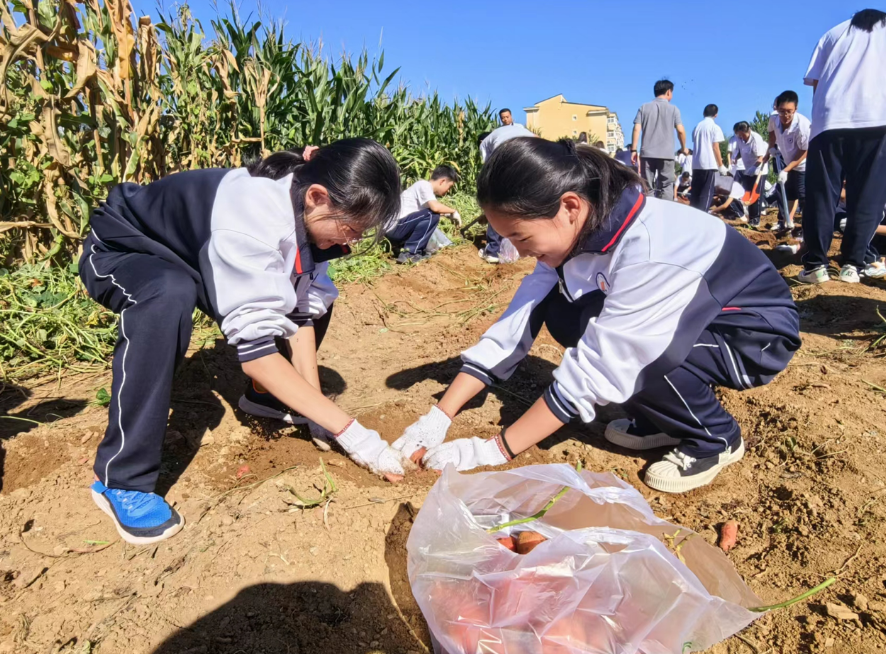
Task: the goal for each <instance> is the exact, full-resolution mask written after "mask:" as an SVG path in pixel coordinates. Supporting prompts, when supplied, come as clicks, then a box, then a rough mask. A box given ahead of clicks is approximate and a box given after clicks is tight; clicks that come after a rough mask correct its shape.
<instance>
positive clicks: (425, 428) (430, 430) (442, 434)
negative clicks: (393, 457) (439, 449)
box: [391, 406, 452, 459]
mask: <svg viewBox="0 0 886 654" xmlns="http://www.w3.org/2000/svg"><path fill="white" fill-rule="evenodd" d="M451 424H452V420H450V419H449V416H447V415H446V414H445V413H444V412H443V411H442V410H440V409H439V408H438V407H436V406H432V407H431V410H430V411H428V412H427V413H426V414H425V415H423V416H422V417H421V418H419V419H418V421H416V422H415V423H413V424H411V425H409V426H408V427H407V428H406V431H404V432H403V435H402V436H401V437H400V438H398V439H397V440H395V441H394V442H393V443H392V444H391V447H393V448H394V449H395V450H399V451H400V452H402V453H403V456H404V457H405V458H407V459H408V458H409V457H411V456H412V455H413V454H414V453H415V452H416V450H420V449H421V448H423V447H426V448H428V449H431V448H432V447H435V446H437V445H439V444H440V443H442V442H443V441H445V440H446V432H447V431H448V430H449V425H451Z"/></svg>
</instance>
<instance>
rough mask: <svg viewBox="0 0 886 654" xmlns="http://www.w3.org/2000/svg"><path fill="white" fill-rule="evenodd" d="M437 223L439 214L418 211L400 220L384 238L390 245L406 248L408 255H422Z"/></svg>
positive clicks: (428, 210)
mask: <svg viewBox="0 0 886 654" xmlns="http://www.w3.org/2000/svg"><path fill="white" fill-rule="evenodd" d="M439 223H440V214H438V213H434V212H433V211H431V210H430V209H419V210H418V211H414V212H412V213H410V214H407V215H406V216H404V217H403V218H401V219H400V221H399V222H398V223H397V225H396V226H395V227H394V228H393V229H392V230H391V231H389V232H388V233H387V234H386V236H387V237H388V240H389V241H391V242H392V243H395V244H397V245H401V246H402V247H404V248H406V250H407V251H408V252H409V254H423V253H424V251H425V249H426V248H427V247H428V243H429V242H430V240H431V236H433V234H434V230H435V229H437V225H438V224H439Z"/></svg>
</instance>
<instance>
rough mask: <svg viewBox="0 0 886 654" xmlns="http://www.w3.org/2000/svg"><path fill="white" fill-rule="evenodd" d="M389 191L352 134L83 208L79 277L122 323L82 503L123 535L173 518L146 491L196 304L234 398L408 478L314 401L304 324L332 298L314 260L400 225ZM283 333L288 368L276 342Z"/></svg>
mask: <svg viewBox="0 0 886 654" xmlns="http://www.w3.org/2000/svg"><path fill="white" fill-rule="evenodd" d="M309 151H310V154H309V155H308V153H309ZM399 196H400V175H399V171H398V169H397V165H396V163H395V161H394V159H393V157H392V156H391V154H390V153H389V152H388V151H387V150H385V149H384V148H383V147H382V146H381V145H379V144H378V143H375V142H374V141H371V140H368V139H350V140H344V141H339V142H337V143H333V144H331V145H328V146H325V147H322V148H319V149H306V150H305V153H304V155H303V154H301V151H299V152H298V153H296V152H279V153H277V154H273V155H271V156H269V157H268V158H266V159H264V160H262V161H259V162H257V163H256V164H254V165H253V166H250V167H249V168H238V169H234V170H224V169H215V170H196V171H188V172H182V173H177V174H174V175H170V176H169V177H166V178H164V179H162V180H160V181H157V182H154V183H152V184H149V185H147V186H138V185H136V184H121V185H119V186H117V187H116V188H114V189H113V190H112V191H111V193H110V194H109V196H108V199H107V202H105V203H103V204H102V205H101V206H100V207H99V208H98V209H96V210H95V211H94V213H93V215H92V219H91V225H92V233H91V234H90V235H89V237H88V238H87V239H86V242H85V244H84V248H83V255H82V257H81V259H80V275H81V278H82V279H83V283H84V284H85V285H86V288H87V290H88V291H89V294H90V295H91V296H92V297H93V298H94V299H95V300H97V301H98V302H100V303H101V304H103V305H104V306H105V307H107V308H108V309H110V310H112V311H114V312H116V313H118V314H119V315H120V324H119V336H118V340H117V345H116V347H115V349H114V361H113V376H114V379H113V394H112V401H111V405H110V415H109V423H108V428H107V431H106V432H105V436H104V439H103V440H102V442H101V444H100V445H99V448H98V454H97V457H96V461H95V467H94V472H95V476H96V481H95V483H94V484H93V485H92V495H93V499H94V500H95V502H96V504H98V506H99V508H101V509H102V510H103V511H104V512H105V513H107V514H108V515H109V516H111V518H112V519H113V521H114V523H115V525H116V527H117V530H118V531H119V533H120V535H121V537H122V538H123V539H124V540H126V541H128V542H131V543H137V544H145V543H151V542H155V541H159V540H163V539H164V538H169V537H170V536H172V535H173V534H175V533H177V532H178V531H179V530H180V529H181V528H182V526H183V524H184V520H183V518H182V517H181V516H180V515H179V514H178V513H177V512H176V511H175V510H174V509H172V508H171V507H170V506H169V505H168V504H167V503H166V502H165V501H164V500H163V499H162V498H161V497H159V496H157V495H156V494H154V493H153V490H154V487H155V484H156V482H157V476H158V473H159V469H160V454H161V447H162V444H163V438H164V435H165V433H166V422H167V418H168V414H169V406H170V393H171V388H172V378H173V373H174V371H175V368H176V366H177V365H178V364H179V363H180V362H181V360H182V358H183V357H184V356H185V353H186V352H187V349H188V343H189V340H190V336H191V324H192V323H191V316H192V314H193V312H194V308H195V307H199V308H200V309H201V310H202V311H204V312H205V313H206V314H207V315H210V316H213V317H215V318H216V319H217V320H218V322H219V325H220V326H221V330H222V332H223V333H224V335H225V337H226V338H227V340H228V342H229V343H230V344H231V345H235V346H236V347H237V352H238V356H239V359H240V363H241V365H242V367H243V371H244V372H245V373H246V374H247V375H248V376H249V377H251V378H252V380H253V381H254V382H255V386H256V391H261V393H258V392H256V393H253V394H252V397H251V399H250V398H247V399H248V400H249V401H248V402H245V404H246V405H248V406H249V407H250V408H252V409H253V411H252V412H254V413H255V412H259V411H258V409H261V408H262V406H263V405H264V407H265V408H268V406H269V405H273V402H271V401H270V399H271V396H272V397H273V398H276V400H279V404H280V405H282V406H285V407H291V408H292V409H294V410H295V411H297V412H298V413H300V414H301V415H303V416H305V417H307V418H308V419H309V420H311V421H312V422H313V423H314V424H313V425H312V427H311V431H312V434H313V435H315V436H316V437H321V438H322V437H326V438H327V439H329V440H332V435H335V436H334V440H335V441H336V442H337V443H338V444H339V445H340V446H341V447H342V448H343V449H344V450H345V451H346V452H347V453H348V455H350V457H351V458H352V459H353V460H354V461H355V462H357V463H358V464H360V465H362V466H365V467H367V468H369V469H370V470H372V471H373V472H376V473H382V474H389V475H402V474H403V467H402V465H401V454H400V453H399V452H398V451H396V450H393V449H391V448H390V447H389V446H388V444H387V443H385V442H384V441H383V440H382V439H381V438H380V437H379V435H378V434H377V433H376V432H374V431H370V430H368V429H364V428H363V427H362V426H361V425H360V424H359V423H358V422H356V421H355V420H354V419H352V418H351V417H350V416H349V415H348V414H347V413H345V412H344V411H343V410H341V409H340V408H339V407H337V406H336V405H335V404H334V403H333V402H332V401H331V400H329V399H327V398H326V397H325V396H324V395H323V393H322V392H321V391H320V389H319V381H318V379H317V373H316V354H315V344H316V341H317V338H316V337H315V334H314V328H313V326H312V322H311V321H312V319H313V318H318V319H320V322H321V324H322V325H325V323H324V322H323V320H322V319H323V317H324V316H325V317H327V318H328V315H329V309H330V303H331V301H332V300H333V299H334V298H335V287H334V286H333V285H332V283H331V281H330V280H329V278H328V276H326V274H325V266H324V265H323V264H319V263H318V260H321V259H325V258H329V256H330V255H331V254H334V253H336V252H339V253H340V252H341V251H342V248H343V247H346V246H347V244H348V243H349V242H351V241H353V240H355V239H359V238H360V237H361V236H362V235H363V233H364V232H365V231H366V230H369V229H376V230H377V233H378V234H379V236H381V235H383V234H384V231H385V229H386V228H387V227H388V226H389V225H390V224H392V223H393V221H394V220H396V218H397V215H398V210H399ZM299 325H301V327H299ZM286 339H288V343H289V344H290V345H291V350H292V361H290V360H287V358H285V357H284V356H282V355H281V353H280V351H279V350H278V346H277V344H276V343H275V340H277V341H280V340H286ZM293 363H294V364H295V365H293ZM242 404H244V401H243V400H241V405H242Z"/></svg>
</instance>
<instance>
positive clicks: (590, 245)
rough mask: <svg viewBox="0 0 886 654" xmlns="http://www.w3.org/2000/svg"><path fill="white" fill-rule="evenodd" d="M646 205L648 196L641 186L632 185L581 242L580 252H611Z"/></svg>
mask: <svg viewBox="0 0 886 654" xmlns="http://www.w3.org/2000/svg"><path fill="white" fill-rule="evenodd" d="M644 206H646V196H645V195H644V194H643V192H642V189H641V188H640V187H639V186H631V187H629V188H627V189H625V190H624V192H622V194H621V197H620V198H619V199H618V201H617V202H616V203H615V207H613V209H612V211H610V212H609V215H608V216H606V217H605V218H604V219H603V223H602V225H600V227H599V229H596V230H594V231H593V232H591V234H590V235H588V237H587V238H586V239H585V241H584V243H582V244H581V248H580V249H579V252H578V254H606V253H608V252H611V251H612V250H613V249H614V248H615V246H616V245H618V242H619V241H620V240H621V237H622V236H624V234H625V232H626V231H627V229H628V227H630V226H631V223H633V221H634V219H636V217H637V216H638V215H639V214H640V213H641V212H642V211H643V207H644Z"/></svg>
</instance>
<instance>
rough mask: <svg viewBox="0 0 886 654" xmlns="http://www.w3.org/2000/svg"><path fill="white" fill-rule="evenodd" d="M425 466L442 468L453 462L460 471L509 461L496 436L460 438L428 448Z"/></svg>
mask: <svg viewBox="0 0 886 654" xmlns="http://www.w3.org/2000/svg"><path fill="white" fill-rule="evenodd" d="M421 461H422V463H423V464H424V466H425V468H433V469H434V470H442V469H443V468H445V467H446V465H447V464H449V463H451V464H453V465H454V466H455V469H456V470H458V471H459V472H464V471H465V470H473V469H474V468H477V467H479V466H500V465H504V464H505V463H507V462H508V458H507V457H506V456H505V454H504V452H502V449H501V448H500V447H499V446H498V442H497V441H496V440H495V439H494V438H490V439H489V440H484V439H482V438H477V437H474V438H459V439H458V440H456V441H452V442H449V443H443V444H442V445H437V446H436V447H434V448H431V449H430V450H428V453H427V454H425V455H424V457H423V458H422V460H421Z"/></svg>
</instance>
